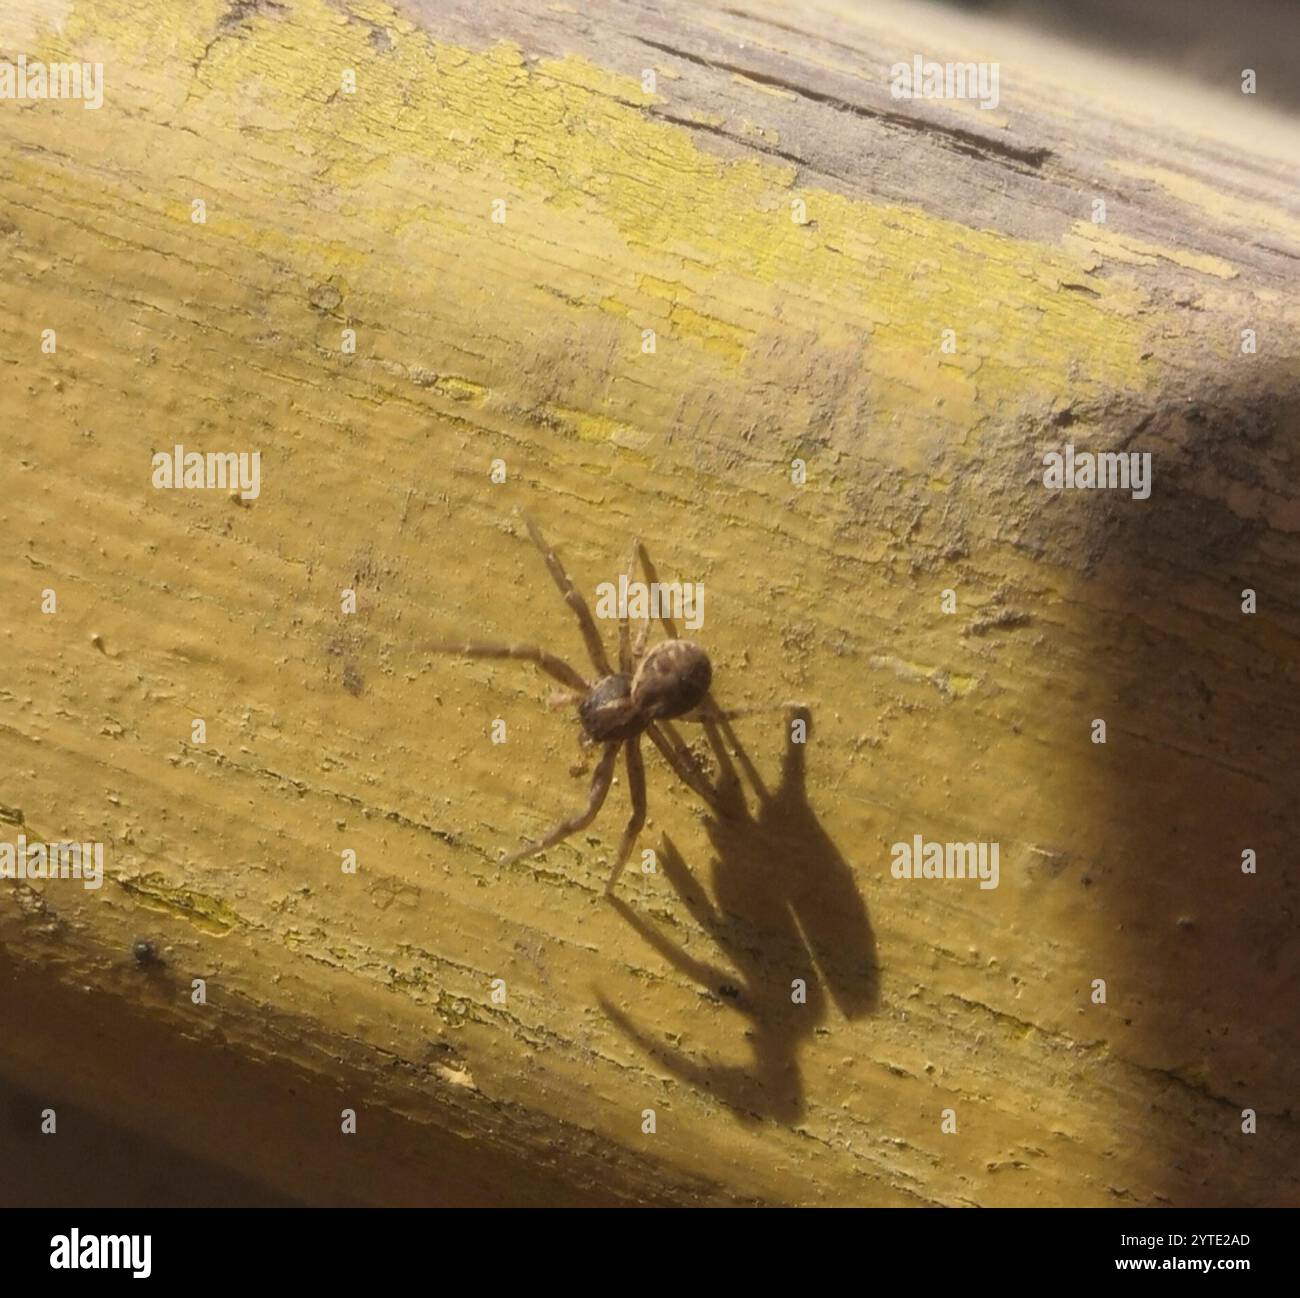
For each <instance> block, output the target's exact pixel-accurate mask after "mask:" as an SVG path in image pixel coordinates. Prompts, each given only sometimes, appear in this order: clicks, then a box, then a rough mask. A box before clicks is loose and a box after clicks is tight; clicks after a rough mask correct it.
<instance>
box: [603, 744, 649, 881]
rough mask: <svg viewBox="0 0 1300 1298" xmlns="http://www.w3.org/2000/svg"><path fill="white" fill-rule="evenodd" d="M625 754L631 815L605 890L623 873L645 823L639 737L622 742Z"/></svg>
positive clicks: (642, 763) (642, 765)
mask: <svg viewBox="0 0 1300 1298" xmlns="http://www.w3.org/2000/svg"><path fill="white" fill-rule="evenodd" d="M623 751H624V753H625V754H626V755H627V791H628V794H629V796H630V797H631V799H632V816H631V818H630V819H629V820H628V822H627V828H626V829H625V830H624V831H623V838H622V840H621V841H620V842H619V845H618V856H617V857H616V858H615V860H614V870H613V873H612V874H611V875H610V876H609V882H608V883H607V884H606V885H605V891H606V892H613V891H614V885H615V884H616V883H617V882H618V876H619V875H620V874H622V873H623V866H624V865H625V864H626V863H627V858H628V857H629V856H631V855H632V848H633V847H635V846H636V838H637V835H638V834H639V833H640V832H641V826H642V825H644V824H645V763H644V762H643V761H642V760H641V737H640V735H633V736H632V738H631V739H627V740H625V741H624V743H623Z"/></svg>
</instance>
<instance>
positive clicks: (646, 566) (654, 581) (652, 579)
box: [637, 542, 681, 640]
mask: <svg viewBox="0 0 1300 1298" xmlns="http://www.w3.org/2000/svg"><path fill="white" fill-rule="evenodd" d="M637 549H639V550H640V551H641V567H642V569H643V570H644V572H645V579H646V581H647V582H649V583H650V589H651V590H654V589H655V587H656V586H658V584H659V574H658V573H657V572H656V571H655V566H654V564H653V563H651V562H650V555H649V554H648V553H647V551H646V548H645V546H644V545H642V544H641V543H640V542H637ZM659 620H660V621H661V622H662V623H663V624H664V630H665V631H666V632H667V633H668V638H669V639H670V640H680V639H681V636H680V635H678V634H677V623H676V622H674V621H673V619H672V618H671V617H669V616H668V614H667V613H665V612H663V606H662V603H661V604H660V612H659Z"/></svg>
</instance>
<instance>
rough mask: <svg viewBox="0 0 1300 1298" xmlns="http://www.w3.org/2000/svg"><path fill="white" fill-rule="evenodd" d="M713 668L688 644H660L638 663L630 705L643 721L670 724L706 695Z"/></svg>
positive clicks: (694, 647) (672, 642)
mask: <svg viewBox="0 0 1300 1298" xmlns="http://www.w3.org/2000/svg"><path fill="white" fill-rule="evenodd" d="M712 681H713V664H712V663H710V662H709V655H708V654H706V653H705V652H704V650H703V649H701V648H700V646H699V645H697V644H695V643H693V642H692V641H690V640H663V641H661V642H660V643H659V644H657V645H655V647H654V648H653V649H651V650H650V652H649V653H647V654H646V656H645V657H644V658H643V659H641V665H640V666H639V667H638V668H637V669H636V675H635V676H634V677H633V678H632V704H633V706H634V708H635V709H636V711H637V712H638V713H640V715H641V716H643V717H645V718H646V720H647V721H655V720H658V719H659V718H663V719H664V720H671V719H672V718H673V717H680V716H685V714H686V713H688V712H690V711H692V710H693V709H695V708H697V707H698V706H699V705H700V703H702V702H703V700H704V696H705V695H706V694H707V693H708V692H709V685H710V684H711V683H712Z"/></svg>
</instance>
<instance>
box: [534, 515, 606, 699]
mask: <svg viewBox="0 0 1300 1298" xmlns="http://www.w3.org/2000/svg"><path fill="white" fill-rule="evenodd" d="M523 519H524V525H525V526H526V527H527V528H528V535H529V536H530V537H531V538H532V541H533V544H534V545H535V546H536V547H537V548H538V549H539V550H540V551H541V552H542V558H543V559H545V560H546V566H547V568H548V569H549V570H550V573H551V576H552V578H554V580H555V584H556V586H558V587H559V590H560V594H561V595H563V596H564V602H565V603H566V604H567V605H568V606H569V607H570V608H571V609H572V610H573V613H574V616H575V617H576V618H577V619H578V626H579V627H580V628H581V630H582V638H583V640H584V641H586V644H587V654H588V656H589V657H590V658H591V662H592V666H593V667H595V669H596V671H597V673H598V674H599V675H601V676H612V675H613V674H614V671H613V668H612V667H610V665H609V659H608V657H606V655H605V646H604V645H603V644H601V642H600V634H599V632H597V630H596V623H595V621H594V620H593V619H592V616H591V609H589V608H588V607H587V601H586V600H585V599H583V597H582V593H581V592H580V591H579V590H578V589H577V587H576V586H574V584H573V581H572V579H571V578H570V576H569V574H568V573H567V572H565V570H564V565H563V564H562V563H561V562H560V556H559V555H558V554H556V552H555V550H554V548H553V547H552V546H551V545H550V544H549V543H548V542H547V540H546V538H545V537H544V536H543V535H542V533H541V530H540V529H539V528H538V526H537V524H536V523H534V522H533V520H532V519H531V518H530V517H529V516H528V515H527V514H525V515H524V516H523Z"/></svg>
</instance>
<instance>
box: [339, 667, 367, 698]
mask: <svg viewBox="0 0 1300 1298" xmlns="http://www.w3.org/2000/svg"><path fill="white" fill-rule="evenodd" d="M343 688H344V689H345V690H347V692H348V693H349V694H351V695H352V696H353V697H354V698H359V697H360V696H361V694H362V693H363V692H364V690H365V688H366V683H365V681H363V680H362V679H361V673H360V672H359V671H357V669H356V668H355V667H354V666H353V665H352V664H351V663H347V664H346V665H345V666H344V668H343Z"/></svg>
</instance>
